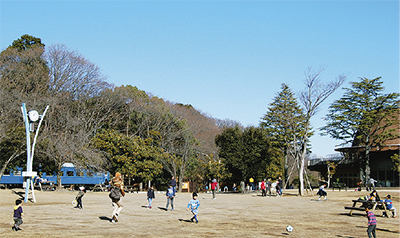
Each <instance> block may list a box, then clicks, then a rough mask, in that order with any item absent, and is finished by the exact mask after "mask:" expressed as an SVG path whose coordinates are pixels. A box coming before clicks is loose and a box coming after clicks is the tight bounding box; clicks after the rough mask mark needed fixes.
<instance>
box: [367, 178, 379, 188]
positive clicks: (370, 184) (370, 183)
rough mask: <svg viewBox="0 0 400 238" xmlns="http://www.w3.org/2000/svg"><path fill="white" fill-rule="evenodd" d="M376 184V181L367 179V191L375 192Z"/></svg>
mask: <svg viewBox="0 0 400 238" xmlns="http://www.w3.org/2000/svg"><path fill="white" fill-rule="evenodd" d="M376 182H377V181H376V180H375V179H373V178H370V179H369V190H370V191H372V190H375V183H376ZM367 191H368V187H367Z"/></svg>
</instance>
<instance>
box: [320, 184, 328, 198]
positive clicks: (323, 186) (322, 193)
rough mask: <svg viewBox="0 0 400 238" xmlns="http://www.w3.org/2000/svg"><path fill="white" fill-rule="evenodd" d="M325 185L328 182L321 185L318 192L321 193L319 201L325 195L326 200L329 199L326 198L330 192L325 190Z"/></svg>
mask: <svg viewBox="0 0 400 238" xmlns="http://www.w3.org/2000/svg"><path fill="white" fill-rule="evenodd" d="M325 187H326V184H323V185H321V187H319V190H318V192H317V195H319V198H318V201H321V197H322V196H324V197H325V201H326V200H328V199H327V198H326V196H327V195H328V193H327V192H326V191H325Z"/></svg>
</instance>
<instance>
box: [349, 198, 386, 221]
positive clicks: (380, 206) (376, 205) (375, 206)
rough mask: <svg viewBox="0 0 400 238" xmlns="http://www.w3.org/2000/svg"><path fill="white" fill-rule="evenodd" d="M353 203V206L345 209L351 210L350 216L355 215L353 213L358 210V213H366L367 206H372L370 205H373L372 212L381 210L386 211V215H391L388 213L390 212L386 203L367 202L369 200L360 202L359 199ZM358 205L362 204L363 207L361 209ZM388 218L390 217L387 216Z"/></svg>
mask: <svg viewBox="0 0 400 238" xmlns="http://www.w3.org/2000/svg"><path fill="white" fill-rule="evenodd" d="M352 202H353V206H351V207H344V209H348V210H350V212H349V215H350V216H352V215H353V211H354V210H356V211H365V207H366V206H370V205H373V207H372V209H371V210H372V211H375V209H379V210H384V211H385V213H386V214H389V213H387V212H388V211H387V209H386V205H385V203H384V202H380V201H376V202H375V201H367V200H359V199H357V200H352ZM357 203H362V205H361V206H360V207H356V205H357ZM387 217H389V216H387Z"/></svg>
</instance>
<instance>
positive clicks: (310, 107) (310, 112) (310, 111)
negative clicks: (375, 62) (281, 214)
mask: <svg viewBox="0 0 400 238" xmlns="http://www.w3.org/2000/svg"><path fill="white" fill-rule="evenodd" d="M323 70H324V68H322V67H321V68H320V69H319V70H313V69H311V68H308V69H307V71H306V72H305V81H304V83H305V88H304V90H303V91H302V92H300V97H299V99H300V102H301V104H302V105H303V113H304V114H305V125H304V128H303V131H304V133H303V136H302V138H301V139H300V145H299V151H300V153H299V156H298V158H297V161H298V165H299V166H298V169H299V180H300V186H299V193H300V195H301V196H303V195H304V171H305V167H304V166H305V164H304V163H305V158H306V156H307V144H308V143H309V131H310V128H311V118H312V117H313V116H314V115H315V114H316V113H317V112H318V109H319V106H320V105H321V103H322V102H323V101H325V100H326V99H327V98H328V97H329V96H330V95H331V94H332V93H333V92H335V90H336V89H338V88H339V87H340V86H341V85H342V84H343V82H344V81H345V79H346V76H344V75H339V76H338V77H337V78H336V80H335V81H332V82H329V83H327V84H323V83H322V82H321V76H320V75H321V72H322V71H323Z"/></svg>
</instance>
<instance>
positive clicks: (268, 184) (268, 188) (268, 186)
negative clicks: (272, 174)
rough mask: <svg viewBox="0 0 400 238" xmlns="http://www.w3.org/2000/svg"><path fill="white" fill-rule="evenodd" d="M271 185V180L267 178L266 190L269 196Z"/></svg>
mask: <svg viewBox="0 0 400 238" xmlns="http://www.w3.org/2000/svg"><path fill="white" fill-rule="evenodd" d="M271 187H272V181H271V179H270V178H269V179H268V181H267V192H268V195H269V196H271V195H272V194H271Z"/></svg>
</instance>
